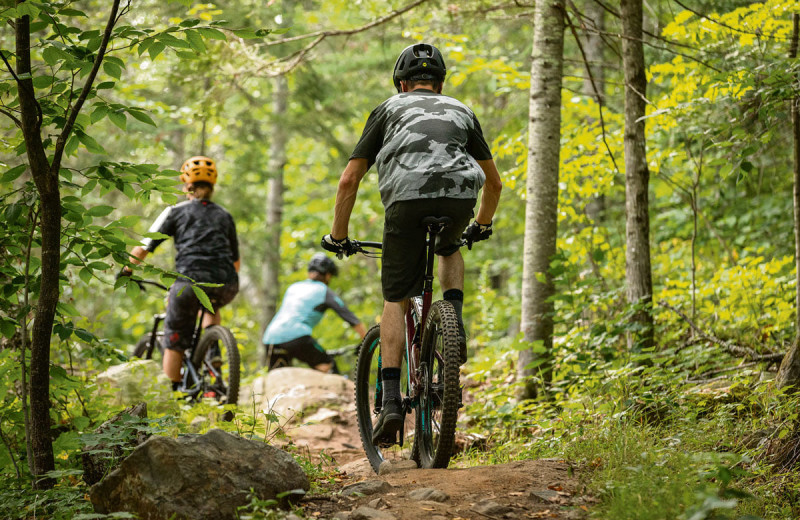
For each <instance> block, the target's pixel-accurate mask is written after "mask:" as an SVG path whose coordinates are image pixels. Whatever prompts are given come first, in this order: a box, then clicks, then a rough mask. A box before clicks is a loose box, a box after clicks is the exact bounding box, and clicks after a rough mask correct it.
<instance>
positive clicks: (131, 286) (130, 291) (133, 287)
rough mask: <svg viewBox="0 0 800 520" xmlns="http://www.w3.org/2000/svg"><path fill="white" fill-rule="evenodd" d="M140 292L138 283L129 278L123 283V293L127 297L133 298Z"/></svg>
mask: <svg viewBox="0 0 800 520" xmlns="http://www.w3.org/2000/svg"><path fill="white" fill-rule="evenodd" d="M141 292H142V289H141V288H140V287H139V284H138V283H136V282H135V281H133V280H131V279H130V278H129V279H128V282H127V284H126V285H125V294H127V295H128V298H131V299H134V298H136V297H137V296H139V293H141Z"/></svg>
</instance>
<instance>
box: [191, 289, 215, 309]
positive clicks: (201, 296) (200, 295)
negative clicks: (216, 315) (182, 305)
mask: <svg viewBox="0 0 800 520" xmlns="http://www.w3.org/2000/svg"><path fill="white" fill-rule="evenodd" d="M192 291H194V295H195V296H197V299H198V300H199V301H200V303H201V304H202V305H203V307H205V308H206V309H208V311H209V312H214V307H213V306H212V305H211V300H209V299H208V295H207V294H206V293H205V291H203V289H201V288H200V287H198V286H196V285H192Z"/></svg>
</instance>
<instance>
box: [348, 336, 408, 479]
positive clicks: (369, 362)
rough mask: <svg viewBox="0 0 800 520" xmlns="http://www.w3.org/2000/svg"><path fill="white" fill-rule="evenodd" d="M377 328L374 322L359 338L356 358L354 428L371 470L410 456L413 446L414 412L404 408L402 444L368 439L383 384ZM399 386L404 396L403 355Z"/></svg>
mask: <svg viewBox="0 0 800 520" xmlns="http://www.w3.org/2000/svg"><path fill="white" fill-rule="evenodd" d="M380 345H381V329H380V326H379V325H375V326H374V327H372V328H371V329H369V331H367V335H366V336H364V339H363V340H362V342H361V346H360V347H359V349H358V360H357V361H356V379H355V383H356V413H357V416H358V431H359V433H360V434H361V444H362V445H363V446H364V452H365V453H366V455H367V459H369V463H370V465H371V466H372V469H373V470H375V472H376V473H377V472H378V468H379V467H380V465H381V463H382V462H383V461H384V460H396V459H409V458H411V459H414V458H415V457H414V454H413V453H412V448H413V446H414V440H413V437H414V418H413V416H414V413H413V409H407V410H406V415H405V418H406V420H405V426H404V428H403V445H402V446H397V445H395V446H392V447H389V448H380V447H378V446H375V445H374V444H373V443H372V424H373V422H374V421H375V420H377V418H378V414H379V413H380V410H381V406H382V398H383V388H382V384H381V379H380V374H381V368H383V364H382V362H381V352H380V350H381V349H380ZM400 370H401V372H400V387H401V392H402V394H403V395H404V396H406V395H407V388H408V370H407V367H406V363H405V357H404V361H403V363H401V368H400Z"/></svg>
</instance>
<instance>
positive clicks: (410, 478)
mask: <svg viewBox="0 0 800 520" xmlns="http://www.w3.org/2000/svg"><path fill="white" fill-rule="evenodd" d="M343 470H344V471H345V472H346V473H345V475H344V478H343V479H342V481H341V482H340V483H339V484H340V485H341V492H340V494H339V495H338V496H337V495H334V497H333V498H330V497H327V496H326V497H308V498H307V499H306V500H304V502H303V508H304V509H305V512H306V516H309V517H312V516H319V517H321V518H339V519H341V520H362V519H376V520H392V519H396V520H411V519H423V518H424V519H431V520H444V519H447V520H451V519H464V520H467V519H470V520H471V519H474V520H479V519H490V520H491V519H517V518H518V519H525V518H554V519H579V518H584V517H586V516H587V511H588V507H589V505H590V504H591V502H592V499H590V498H586V497H583V496H582V495H581V494H580V491H581V490H580V484H579V482H578V479H577V478H575V477H574V476H571V471H570V468H569V465H568V464H567V463H566V462H565V461H563V460H558V459H549V460H526V461H517V462H510V463H507V464H497V465H492V466H478V467H471V468H448V469H436V470H421V469H405V470H403V469H395V470H394V471H392V472H390V473H388V474H385V475H381V476H377V475H375V474H374V473H373V472H372V470H371V469H370V468H369V465H368V463H367V462H366V460H363V461H361V462H359V461H356V462H353V463H350V464H348V465H345V467H344V468H343Z"/></svg>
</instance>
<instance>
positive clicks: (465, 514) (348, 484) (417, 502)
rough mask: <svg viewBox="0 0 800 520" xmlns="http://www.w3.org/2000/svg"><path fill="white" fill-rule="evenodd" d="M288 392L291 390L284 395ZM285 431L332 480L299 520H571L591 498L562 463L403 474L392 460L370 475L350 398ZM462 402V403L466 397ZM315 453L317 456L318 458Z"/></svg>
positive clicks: (404, 466)
mask: <svg viewBox="0 0 800 520" xmlns="http://www.w3.org/2000/svg"><path fill="white" fill-rule="evenodd" d="M289 393H291V391H289ZM340 397H341V399H343V400H345V401H346V403H345V404H344V405H343V406H341V407H337V408H338V409H336V410H334V409H332V408H326V407H322V408H318V409H317V410H316V411H314V412H313V413H311V414H309V415H307V416H305V417H303V418H302V420H301V421H298V422H297V423H296V424H294V425H287V426H286V427H285V433H286V434H287V436H288V438H287V439H285V441H286V442H289V441H290V442H292V443H293V444H295V445H296V446H298V447H300V448H301V450H303V449H304V450H307V453H308V454H310V455H312V457H313V458H315V459H317V458H319V460H325V459H328V460H330V459H329V458H332V459H333V461H335V464H336V466H337V467H338V468H339V470H340V475H339V476H338V477H337V478H336V479H335V480H334V481H333V482H332V483H330V484H329V487H327V492H326V493H324V494H319V495H310V496H307V497H306V498H305V499H304V500H303V501H302V502H301V506H302V507H303V509H304V511H305V514H306V516H307V517H315V516H316V517H320V518H339V519H340V520H360V519H376V520H392V519H394V520H410V519H422V518H425V519H433V520H443V519H448V520H452V519H470V520H479V519H495V520H497V519H526V518H553V519H578V518H584V517H586V516H588V515H587V512H588V510H589V508H590V507H591V504H592V503H594V502H595V501H596V500H595V499H594V498H593V497H590V496H585V495H584V486H583V485H582V484H581V483H580V481H579V479H578V476H577V474H576V472H575V471H573V468H572V467H571V466H570V464H569V463H568V462H567V461H565V460H563V459H542V460H521V461H514V462H508V463H504V464H494V465H485V466H474V467H465V468H462V467H456V466H454V465H453V464H451V466H450V467H449V468H448V469H435V470H423V469H411V468H409V467H408V461H404V460H392V461H391V465H390V467H388V468H384V467H382V468H381V474H380V475H376V474H375V472H374V471H373V470H372V468H371V466H370V464H369V462H368V461H367V459H366V456H365V455H364V452H363V450H362V447H361V439H360V437H359V432H358V427H357V424H356V417H355V407H354V405H353V404H352V393H350V392H347V395H341V396H340ZM468 397H469V396H467V397H465V398H468ZM322 453H324V454H325V456H322Z"/></svg>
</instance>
